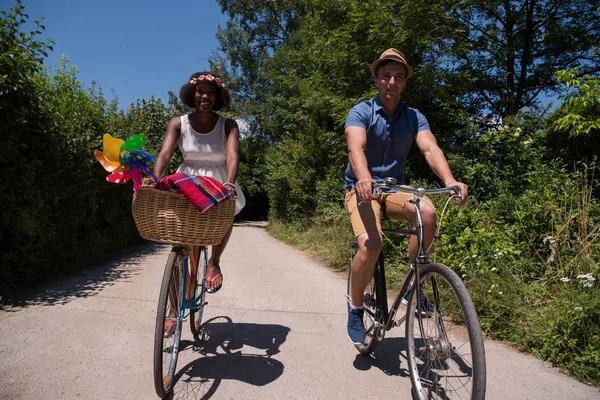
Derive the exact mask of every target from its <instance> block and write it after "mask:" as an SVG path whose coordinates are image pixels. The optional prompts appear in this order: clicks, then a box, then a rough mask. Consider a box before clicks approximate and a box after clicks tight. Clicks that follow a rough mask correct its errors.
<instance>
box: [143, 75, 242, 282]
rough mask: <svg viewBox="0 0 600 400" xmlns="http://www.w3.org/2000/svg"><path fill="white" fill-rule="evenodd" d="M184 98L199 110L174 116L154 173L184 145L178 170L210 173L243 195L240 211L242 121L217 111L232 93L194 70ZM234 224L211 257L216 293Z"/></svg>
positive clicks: (182, 93)
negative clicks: (240, 131)
mask: <svg viewBox="0 0 600 400" xmlns="http://www.w3.org/2000/svg"><path fill="white" fill-rule="evenodd" d="M179 97H180V99H181V102H182V103H183V104H184V105H186V106H188V107H190V108H193V109H194V110H195V111H194V112H192V113H190V114H186V115H182V116H179V117H175V118H173V119H171V121H170V122H169V125H168V126H167V132H166V134H165V138H164V140H163V143H162V148H161V150H160V153H159V155H158V158H157V160H156V163H155V165H154V173H155V174H156V177H157V179H160V178H161V177H162V176H163V175H164V173H165V171H166V169H167V166H168V165H169V163H170V162H171V158H172V157H173V153H174V151H175V147H176V146H179V149H180V150H181V153H182V154H183V162H182V163H181V165H180V166H179V168H178V169H177V172H182V173H185V174H188V175H201V176H210V177H213V178H215V179H217V180H218V181H220V182H221V183H223V185H224V186H226V187H227V188H229V189H231V190H234V191H235V192H236V195H237V200H236V206H235V213H236V214H238V213H239V212H240V211H241V209H242V208H243V207H244V205H245V198H244V194H243V193H242V190H241V189H240V187H239V185H238V184H237V182H236V176H237V172H238V164H239V160H238V150H239V128H238V125H237V122H236V121H235V120H233V119H229V118H226V117H224V116H221V115H219V114H217V113H216V111H219V110H222V109H224V108H226V107H227V106H228V105H229V103H230V101H231V95H230V93H229V90H228V89H227V88H226V87H225V84H224V83H223V81H222V80H221V78H220V77H219V76H217V75H215V74H212V73H210V72H196V73H194V74H192V76H191V77H190V79H189V80H188V82H187V83H185V84H184V85H183V86H182V87H181V89H180V91H179ZM232 230H233V226H232V227H231V228H230V229H229V230H228V231H227V233H226V234H225V237H224V238H223V241H222V242H221V243H220V244H218V245H215V246H212V251H211V256H210V259H209V260H208V270H207V277H206V289H207V292H208V293H215V292H216V291H218V290H219V289H220V288H221V286H222V284H223V275H222V273H221V267H220V265H219V262H220V260H221V255H222V254H223V251H224V250H225V247H226V246H227V242H228V241H229V237H230V236H231V232H232Z"/></svg>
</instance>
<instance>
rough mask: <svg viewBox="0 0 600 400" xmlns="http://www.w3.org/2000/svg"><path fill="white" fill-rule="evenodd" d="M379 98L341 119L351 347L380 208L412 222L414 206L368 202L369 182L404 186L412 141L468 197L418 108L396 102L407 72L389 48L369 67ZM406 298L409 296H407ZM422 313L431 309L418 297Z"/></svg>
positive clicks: (378, 239) (427, 215)
mask: <svg viewBox="0 0 600 400" xmlns="http://www.w3.org/2000/svg"><path fill="white" fill-rule="evenodd" d="M370 70H371V73H372V74H373V76H374V77H373V81H374V83H375V86H376V87H377V89H378V90H379V94H378V95H377V96H376V97H375V98H374V99H372V100H367V101H363V102H361V103H359V104H357V105H356V106H354V107H353V108H352V109H351V110H350V112H349V113H348V116H347V118H346V124H345V135H346V141H347V144H348V154H349V162H348V167H347V168H346V173H345V180H346V185H345V189H346V199H345V202H344V207H345V208H346V211H347V212H348V214H349V215H350V220H351V222H352V228H353V230H354V234H355V236H356V240H357V242H358V251H357V252H356V255H355V256H354V259H353V261H352V274H351V283H350V285H351V294H352V296H351V303H350V304H349V306H348V327H347V329H348V337H349V338H350V340H351V341H352V342H353V343H355V344H361V343H363V342H364V340H365V328H364V325H363V313H364V311H363V307H362V304H363V292H364V290H365V288H366V287H367V285H368V283H369V281H370V280H371V278H372V277H373V268H374V265H375V262H376V261H377V257H378V256H379V253H380V252H381V249H382V248H383V241H382V237H383V233H382V228H381V218H380V211H381V205H382V204H385V207H386V215H387V216H388V217H390V218H392V219H394V220H399V221H409V222H411V223H412V224H413V225H415V224H416V210H415V206H414V205H413V204H411V203H409V202H407V200H409V199H410V198H411V196H412V195H410V194H408V193H383V194H382V195H381V196H380V197H379V198H373V188H372V185H373V182H383V178H385V177H393V178H396V179H397V180H398V183H401V184H404V183H405V180H404V168H405V163H406V158H407V155H408V151H409V149H410V146H411V144H412V141H413V140H414V141H415V143H416V144H417V147H418V148H419V151H420V152H421V153H422V154H423V155H424V156H425V160H426V161H427V164H428V165H429V166H430V167H431V169H432V170H433V172H434V173H435V174H436V175H437V176H438V177H439V178H440V179H441V180H442V181H443V182H444V184H445V186H458V187H459V188H460V193H461V204H464V202H465V201H466V198H467V194H468V192H467V190H468V188H467V185H465V184H464V183H461V182H458V181H457V180H456V179H454V176H453V175H452V172H451V171H450V167H449V165H448V161H447V160H446V157H445V156H444V153H443V152H442V150H441V149H440V148H439V146H438V144H437V141H436V139H435V137H434V135H433V133H432V132H431V130H430V128H429V123H428V122H427V119H426V118H425V116H424V115H423V114H421V113H420V112H419V111H418V110H417V109H414V108H410V107H408V106H407V105H406V104H405V103H404V102H402V101H401V100H400V94H401V93H402V90H403V89H404V87H405V85H406V81H407V79H408V78H410V76H411V75H412V73H413V71H412V68H411V67H410V66H409V65H408V63H407V62H406V59H405V57H404V55H403V54H402V53H401V52H400V51H398V50H396V49H393V48H390V49H388V50H386V51H384V52H383V53H382V54H381V56H380V57H379V58H378V59H377V60H375V61H374V62H373V63H372V64H371V67H370ZM424 200H425V202H426V203H427V204H428V205H430V207H423V208H422V209H421V217H422V222H423V228H424V241H425V243H424V244H425V248H426V249H429V247H430V244H431V243H432V242H433V239H434V235H435V226H436V212H435V208H434V207H433V205H432V203H431V201H429V199H426V198H424ZM416 252H417V238H416V237H415V236H413V237H411V239H410V245H409V256H410V258H411V260H412V259H413V258H414V257H415V256H416ZM407 294H408V293H407ZM423 299H424V300H423V304H421V311H423V309H425V310H428V309H429V308H430V306H429V304H428V303H427V299H426V298H424V297H423Z"/></svg>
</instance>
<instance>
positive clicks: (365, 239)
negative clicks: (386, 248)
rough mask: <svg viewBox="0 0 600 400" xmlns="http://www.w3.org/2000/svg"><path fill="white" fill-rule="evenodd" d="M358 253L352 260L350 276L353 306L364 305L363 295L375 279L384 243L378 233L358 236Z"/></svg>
mask: <svg viewBox="0 0 600 400" xmlns="http://www.w3.org/2000/svg"><path fill="white" fill-rule="evenodd" d="M356 241H357V242H358V251H357V252H356V254H355V255H354V258H353V259H352V274H351V275H350V293H351V295H352V305H353V306H354V307H361V306H362V305H363V293H364V291H365V288H366V287H367V285H368V284H369V282H370V281H371V279H372V278H373V270H374V269H375V262H377V258H378V257H379V253H380V252H381V249H382V248H383V242H382V240H381V236H380V235H379V233H378V232H367V233H363V234H360V235H358V237H357V238H356Z"/></svg>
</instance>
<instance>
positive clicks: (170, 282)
mask: <svg viewBox="0 0 600 400" xmlns="http://www.w3.org/2000/svg"><path fill="white" fill-rule="evenodd" d="M235 204H236V197H235V196H230V197H228V198H226V199H223V200H221V201H220V202H219V203H218V204H216V205H214V206H213V207H211V208H210V209H209V210H208V211H205V212H203V213H199V212H198V209H197V208H196V207H195V206H194V205H192V203H191V202H190V201H189V200H188V199H187V198H186V196H185V195H183V194H181V193H179V192H176V191H175V192H174V191H168V190H158V189H155V188H153V187H152V185H142V187H140V188H139V189H138V190H137V191H135V192H134V194H133V202H132V206H131V212H132V215H133V219H134V221H135V224H136V226H137V229H138V232H139V233H140V236H141V237H143V238H144V239H146V240H152V241H155V242H160V243H170V244H173V245H174V246H173V248H172V249H171V252H170V254H169V257H168V259H167V264H166V265H165V270H164V273H163V278H162V283H161V288H160V295H159V299H158V307H157V315H156V326H155V330H154V357H153V372H154V388H155V390H156V394H157V395H158V396H159V397H161V398H165V397H167V396H168V395H169V393H170V392H171V391H172V390H173V385H174V381H173V379H174V376H175V368H176V366H177V358H178V356H179V343H180V340H181V334H182V326H183V322H184V321H185V319H186V318H187V317H189V320H190V329H191V331H192V335H193V336H194V339H195V340H197V341H198V340H205V339H206V330H205V325H206V323H205V324H202V316H203V314H204V307H206V305H207V302H206V301H205V297H206V287H205V284H206V271H207V269H208V246H214V245H217V244H219V243H221V241H222V240H223V238H224V237H225V235H226V233H227V231H228V230H229V229H231V226H232V225H233V218H234V215H235Z"/></svg>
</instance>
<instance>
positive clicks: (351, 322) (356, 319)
mask: <svg viewBox="0 0 600 400" xmlns="http://www.w3.org/2000/svg"><path fill="white" fill-rule="evenodd" d="M364 314H365V310H364V309H362V308H350V305H349V304H348V338H350V341H351V342H352V343H354V344H363V343H364V342H365V339H366V333H365V325H364V324H363V315H364Z"/></svg>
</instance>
